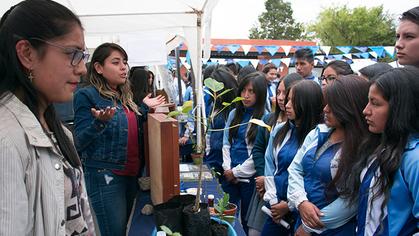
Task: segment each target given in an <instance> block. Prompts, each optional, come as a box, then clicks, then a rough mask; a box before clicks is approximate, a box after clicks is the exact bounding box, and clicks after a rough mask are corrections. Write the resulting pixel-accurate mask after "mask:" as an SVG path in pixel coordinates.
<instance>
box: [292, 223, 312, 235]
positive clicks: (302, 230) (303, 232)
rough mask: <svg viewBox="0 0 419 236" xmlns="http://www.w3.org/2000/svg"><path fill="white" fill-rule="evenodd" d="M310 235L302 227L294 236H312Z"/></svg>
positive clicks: (301, 226)
mask: <svg viewBox="0 0 419 236" xmlns="http://www.w3.org/2000/svg"><path fill="white" fill-rule="evenodd" d="M310 235H311V234H310V233H307V232H306V231H305V230H304V229H303V225H300V227H298V229H297V230H296V231H295V234H294V236H310Z"/></svg>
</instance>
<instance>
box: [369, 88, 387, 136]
mask: <svg viewBox="0 0 419 236" xmlns="http://www.w3.org/2000/svg"><path fill="white" fill-rule="evenodd" d="M388 111H389V104H388V102H387V101H386V100H385V99H384V98H383V95H382V94H381V91H380V90H378V88H377V86H376V85H375V84H373V85H371V87H370V90H369V93H368V104H367V106H366V107H365V109H364V111H363V113H364V115H365V119H366V120H367V124H368V130H369V131H370V132H371V133H376V134H380V133H383V132H384V129H385V127H386V123H387V118H388Z"/></svg>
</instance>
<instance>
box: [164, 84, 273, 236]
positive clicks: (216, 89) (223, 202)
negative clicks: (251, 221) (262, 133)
mask: <svg viewBox="0 0 419 236" xmlns="http://www.w3.org/2000/svg"><path fill="white" fill-rule="evenodd" d="M204 84H205V86H206V88H207V89H208V94H209V95H210V96H211V97H212V98H213V101H214V102H215V101H217V99H219V98H220V97H221V96H223V95H224V94H226V93H229V92H230V91H232V89H224V84H223V83H221V82H218V81H216V80H215V79H212V78H207V79H206V80H205V81H204ZM241 100H243V98H242V97H236V98H234V99H233V100H232V101H231V102H223V104H222V105H223V108H222V109H220V110H218V111H216V110H215V106H213V107H212V110H211V112H210V115H209V116H208V117H207V119H206V120H204V122H200V121H198V122H197V125H202V126H203V131H204V132H203V134H202V137H201V140H203V141H204V142H203V143H202V144H199V143H196V144H195V145H194V150H195V153H196V155H198V156H199V158H200V159H201V160H200V161H199V174H198V187H197V193H196V198H195V203H194V205H193V206H187V207H185V208H184V215H185V214H186V219H185V223H186V224H187V225H188V228H190V227H191V224H188V223H187V222H188V219H189V220H192V221H193V222H196V221H197V220H198V218H199V217H204V218H205V221H206V220H208V221H207V223H206V224H207V225H208V226H209V223H210V217H209V212H208V209H207V207H208V206H207V204H204V203H200V197H201V189H202V172H203V171H202V166H203V161H202V160H203V156H204V150H205V138H204V137H205V136H206V134H207V133H208V132H209V131H222V130H224V129H229V128H233V127H228V128H224V129H220V130H215V129H210V126H209V124H212V122H213V120H214V118H215V117H216V116H217V115H218V114H220V113H221V112H222V111H224V110H225V109H226V108H228V107H229V106H231V105H232V104H235V103H236V102H239V101H241ZM192 109H193V104H192V101H187V102H185V103H184V104H183V106H182V107H181V109H180V110H176V111H172V112H170V113H169V114H168V116H170V117H174V116H177V115H185V114H188V115H190V116H191V114H192V112H191V111H192ZM191 118H192V119H194V120H196V118H195V117H194V116H193V115H192V117H191ZM248 123H254V124H256V125H260V126H263V127H267V128H268V129H270V127H269V126H268V125H266V124H265V123H264V122H263V121H261V120H258V119H251V120H250V121H249V122H248ZM248 123H242V124H238V125H236V126H234V127H237V126H240V125H247V124H248ZM228 200H229V195H228V194H226V193H225V194H224V195H223V198H222V199H219V201H218V203H217V204H219V206H218V207H217V208H219V210H220V211H222V213H221V217H226V216H225V215H224V214H225V213H224V212H225V211H226V210H227V208H228V207H229V203H228ZM201 211H202V212H201ZM188 215H189V216H188ZM196 223H197V222H196ZM205 227H206V226H205ZM205 227H204V226H198V227H196V229H197V232H196V233H197V234H196V235H203V233H205V232H206V231H205ZM208 231H209V230H208ZM191 234H192V235H195V234H194V233H193V232H191Z"/></svg>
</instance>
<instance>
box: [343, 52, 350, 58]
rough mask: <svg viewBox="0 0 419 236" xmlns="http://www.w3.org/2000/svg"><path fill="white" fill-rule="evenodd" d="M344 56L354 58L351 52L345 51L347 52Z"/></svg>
mask: <svg viewBox="0 0 419 236" xmlns="http://www.w3.org/2000/svg"><path fill="white" fill-rule="evenodd" d="M343 56H344V57H346V58H348V59H352V54H351V53H345V54H343Z"/></svg>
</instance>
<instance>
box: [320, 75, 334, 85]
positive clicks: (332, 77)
mask: <svg viewBox="0 0 419 236" xmlns="http://www.w3.org/2000/svg"><path fill="white" fill-rule="evenodd" d="M319 79H320V80H321V81H322V80H326V83H327V82H330V81H332V80H335V79H336V76H334V75H331V76H327V77H325V76H324V75H322V76H320V77H319Z"/></svg>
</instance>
